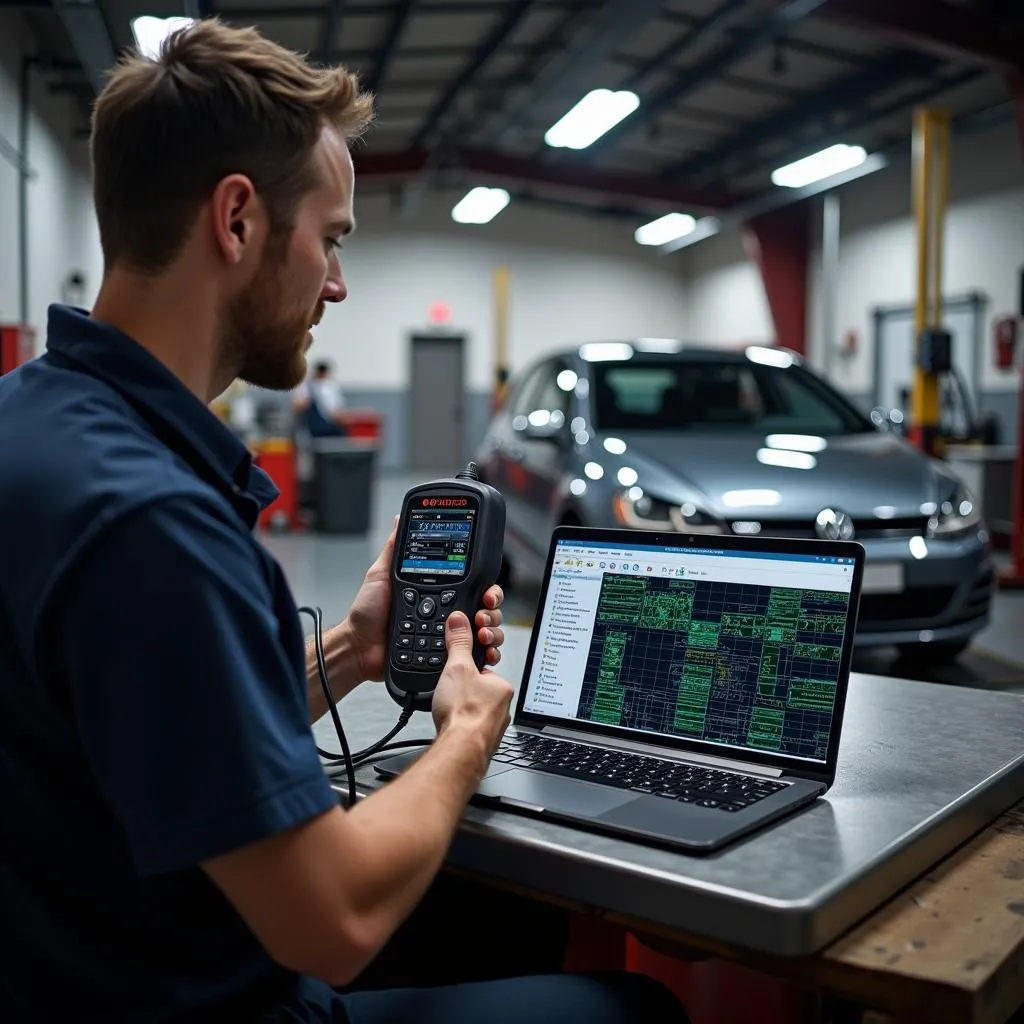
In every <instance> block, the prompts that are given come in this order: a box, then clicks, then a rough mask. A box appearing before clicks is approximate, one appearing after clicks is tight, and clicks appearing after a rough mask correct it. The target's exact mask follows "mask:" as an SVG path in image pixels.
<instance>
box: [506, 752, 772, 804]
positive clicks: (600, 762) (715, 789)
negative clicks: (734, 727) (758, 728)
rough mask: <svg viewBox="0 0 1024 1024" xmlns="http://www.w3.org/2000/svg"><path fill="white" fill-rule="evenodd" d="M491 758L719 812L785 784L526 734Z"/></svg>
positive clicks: (754, 798)
mask: <svg viewBox="0 0 1024 1024" xmlns="http://www.w3.org/2000/svg"><path fill="white" fill-rule="evenodd" d="M492 760H494V761H501V762H503V763H505V764H513V765H517V766H522V767H524V768H536V769H538V770H540V771H544V772H549V773H550V774H552V775H565V776H568V777H570V778H573V779H583V780H585V781H586V782H599V783H602V784H603V785H605V786H615V787H617V788H619V789H630V790H633V791H634V792H636V793H652V794H654V795H655V796H660V797H664V798H665V799H666V800H679V801H681V802H682V803H685V804H694V805H696V806H697V807H713V808H717V809H718V810H720V811H741V810H743V809H744V808H745V807H750V806H751V805H752V804H756V803H757V802H758V801H759V800H763V799H764V798H765V797H769V796H771V795H772V794H773V793H777V792H778V791H779V790H780V789H782V788H783V786H785V785H786V784H785V783H784V782H775V781H773V780H771V779H764V778H761V777H759V776H756V775H740V774H737V773H735V772H723V771H719V770H717V769H715V768H704V767H701V766H700V765H693V764H683V763H680V762H679V761H666V760H663V759H662V758H657V757H648V756H646V755H644V754H633V753H631V752H629V751H620V750H609V749H607V748H605V747H596V746H590V745H588V744H584V743H572V742H570V741H567V740H556V739H548V738H547V737H544V736H533V735H530V734H529V733H506V735H505V737H504V738H503V739H502V741H501V745H500V746H499V747H498V750H497V753H495V755H494V757H493V758H492Z"/></svg>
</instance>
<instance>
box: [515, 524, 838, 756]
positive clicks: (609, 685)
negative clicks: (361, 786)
mask: <svg viewBox="0 0 1024 1024" xmlns="http://www.w3.org/2000/svg"><path fill="white" fill-rule="evenodd" d="M854 575H855V566H854V559H852V558H837V557H827V556H823V555H812V554H806V555H797V554H788V553H787V554H779V553H777V552H775V551H772V552H769V551H758V550H756V549H754V548H751V547H750V546H746V547H745V549H743V550H728V549H725V550H720V549H712V548H686V547H668V546H659V547H654V546H649V545H639V544H638V545H636V546H635V547H634V546H616V545H614V544H609V543H607V542H605V543H602V542H600V541H597V542H590V541H580V540H576V539H572V540H559V541H558V542H557V544H556V548H555V552H554V556H553V563H552V569H551V579H550V581H549V583H548V587H547V593H546V599H545V602H544V607H543V609H542V611H541V619H540V626H539V630H538V633H537V637H536V644H535V648H534V656H533V661H532V664H531V667H530V674H529V677H528V678H527V680H526V692H525V695H524V698H523V703H522V709H523V711H526V712H529V713H531V714H534V715H542V716H545V717H550V718H557V719H561V720H563V721H564V720H566V719H570V720H576V721H586V722H593V723H599V724H601V725H605V726H619V727H623V728H627V729H632V730H639V731H641V732H643V733H647V734H657V735H662V736H671V737H677V738H681V739H688V740H698V741H701V742H703V743H706V744H713V745H714V746H717V747H720V748H722V749H721V751H720V753H721V755H722V756H736V755H735V752H737V751H744V750H747V751H750V750H756V751H759V752H761V753H763V754H777V755H781V756H784V757H787V758H799V759H801V760H804V761H808V762H821V763H824V762H825V761H826V758H827V752H828V745H829V735H830V732H831V729H832V725H833V712H834V707H835V701H836V690H837V685H838V682H839V676H840V671H841V665H842V652H843V643H844V638H845V634H846V631H847V628H848V626H849V619H850V612H851V609H850V603H851V602H850V598H851V592H852V582H853V579H854ZM653 738H654V736H653V735H652V739H653ZM730 751H732V752H733V753H732V755H730ZM709 752H711V751H709Z"/></svg>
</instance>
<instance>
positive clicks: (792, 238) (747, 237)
mask: <svg viewBox="0 0 1024 1024" xmlns="http://www.w3.org/2000/svg"><path fill="white" fill-rule="evenodd" d="M810 233H811V204H810V203H806V202H805V203H795V204H794V205H792V206H784V207H782V209H779V210H773V211H772V212H771V213H764V214H761V216H759V217H754V218H753V219H752V220H750V221H748V222H747V224H746V229H745V231H744V243H745V245H746V247H747V254H748V255H749V256H750V258H751V259H752V260H754V262H755V263H757V265H758V268H759V269H760V271H761V280H762V281H763V282H764V291H765V295H766V296H767V298H768V308H769V309H770V310H771V313H772V321H773V323H774V324H775V342H776V344H778V345H782V346H784V347H785V348H789V349H792V350H793V351H794V352H799V353H800V354H801V355H803V354H805V353H806V352H807V278H808V272H809V270H810V263H811V240H810Z"/></svg>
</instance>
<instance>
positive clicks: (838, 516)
mask: <svg viewBox="0 0 1024 1024" xmlns="http://www.w3.org/2000/svg"><path fill="white" fill-rule="evenodd" d="M814 532H815V533H816V534H817V535H818V536H819V537H820V538H821V539H822V540H853V520H852V519H851V518H850V517H849V516H848V515H847V514H846V513H845V512H841V511H840V510H839V509H837V508H823V509H822V510H821V511H820V512H819V513H818V517H817V519H815V521H814Z"/></svg>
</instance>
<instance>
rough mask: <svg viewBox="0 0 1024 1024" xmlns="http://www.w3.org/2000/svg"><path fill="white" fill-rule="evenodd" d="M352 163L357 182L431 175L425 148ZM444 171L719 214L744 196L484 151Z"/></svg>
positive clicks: (459, 156)
mask: <svg viewBox="0 0 1024 1024" xmlns="http://www.w3.org/2000/svg"><path fill="white" fill-rule="evenodd" d="M353 162H354V163H355V171H356V180H357V182H366V183H373V182H389V181H390V182H395V183H399V182H412V181H421V180H422V179H423V177H424V175H426V174H427V173H428V172H429V171H430V154H429V152H428V151H427V150H426V149H410V150H406V151H402V152H390V153H389V152H381V153H360V152H359V151H358V150H356V152H355V153H354V154H353ZM448 170H449V171H451V172H453V173H455V174H456V175H457V176H459V177H464V176H467V175H469V176H472V177H473V179H474V180H475V181H476V180H480V179H481V178H488V179H490V180H492V181H495V182H498V183H501V184H504V185H507V186H509V187H510V188H514V187H524V186H548V187H551V188H556V189H560V190H570V189H571V190H572V191H574V192H576V193H590V194H595V195H600V196H605V197H615V198H617V199H626V200H633V201H634V202H639V203H641V204H643V203H646V204H656V205H658V206H665V207H671V208H673V209H676V208H681V209H693V210H699V211H705V210H707V211H711V210H722V209H726V208H728V207H730V206H733V205H735V204H736V203H738V202H740V201H742V199H743V198H744V197H742V196H737V195H733V194H730V193H727V192H725V191H724V190H720V189H690V188H681V187H680V186H679V185H676V184H673V183H672V182H669V181H665V180H662V179H659V178H651V177H647V176H644V175H639V174H619V173H609V172H605V171H597V170H593V169H591V168H589V167H569V166H552V165H548V164H538V163H537V161H535V160H530V159H527V158H525V157H516V156H511V155H509V154H506V153H500V152H497V151H495V150H487V149H466V150H460V151H458V152H456V153H454V154H452V157H451V164H450V166H449V168H448Z"/></svg>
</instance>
